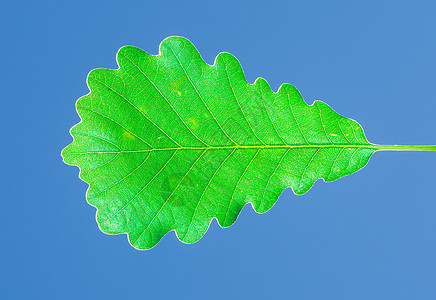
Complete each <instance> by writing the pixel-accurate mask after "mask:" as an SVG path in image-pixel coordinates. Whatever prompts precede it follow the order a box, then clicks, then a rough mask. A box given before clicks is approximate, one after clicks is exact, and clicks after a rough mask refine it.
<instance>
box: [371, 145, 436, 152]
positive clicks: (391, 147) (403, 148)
mask: <svg viewBox="0 0 436 300" xmlns="http://www.w3.org/2000/svg"><path fill="white" fill-rule="evenodd" d="M374 146H375V147H374V148H375V149H376V150H377V151H436V145H429V146H421V145H419V146H414V145H376V144H374Z"/></svg>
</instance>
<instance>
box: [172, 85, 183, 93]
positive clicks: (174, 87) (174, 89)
mask: <svg viewBox="0 0 436 300" xmlns="http://www.w3.org/2000/svg"><path fill="white" fill-rule="evenodd" d="M177 86H178V85H177V82H173V91H174V92H176V93H177V94H178V95H179V96H181V95H182V92H181V91H179V90H178V88H177Z"/></svg>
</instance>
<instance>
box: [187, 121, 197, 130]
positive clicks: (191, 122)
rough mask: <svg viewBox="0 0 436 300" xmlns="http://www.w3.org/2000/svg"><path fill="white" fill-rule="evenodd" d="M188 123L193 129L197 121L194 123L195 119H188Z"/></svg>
mask: <svg viewBox="0 0 436 300" xmlns="http://www.w3.org/2000/svg"><path fill="white" fill-rule="evenodd" d="M188 123H189V124H190V125H191V126H192V127H194V128H197V127H198V123H197V121H195V119H189V120H188Z"/></svg>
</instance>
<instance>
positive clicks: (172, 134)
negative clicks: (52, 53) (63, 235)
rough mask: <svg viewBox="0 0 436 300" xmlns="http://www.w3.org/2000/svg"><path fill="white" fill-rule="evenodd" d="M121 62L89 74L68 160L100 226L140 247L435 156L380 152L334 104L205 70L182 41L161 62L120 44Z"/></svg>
mask: <svg viewBox="0 0 436 300" xmlns="http://www.w3.org/2000/svg"><path fill="white" fill-rule="evenodd" d="M117 62H118V64H119V69H117V70H110V69H95V70H93V71H91V72H90V73H89V75H88V79H87V83H88V86H89V89H90V91H91V92H90V93H89V94H87V95H85V96H83V97H81V98H80V99H79V100H78V101H77V104H76V107H77V112H78V114H79V115H80V117H81V119H82V120H81V122H80V123H79V124H77V125H75V126H74V127H73V128H72V129H71V135H72V136H73V137H74V140H73V142H72V143H71V144H70V145H69V146H67V147H66V148H65V149H64V150H63V151H62V156H63V158H64V161H65V162H66V163H67V164H70V165H76V166H78V167H79V168H80V175H79V176H80V178H81V179H82V180H84V181H85V182H87V183H88V184H89V189H88V192H87V196H86V197H87V200H88V202H89V203H90V204H91V205H93V206H95V207H96V208H97V222H98V224H99V227H100V229H101V230H102V231H103V232H105V233H108V234H120V233H127V234H128V238H129V241H130V243H131V244H132V245H133V246H134V247H135V248H137V249H149V248H152V247H153V246H155V245H156V244H157V243H158V242H159V240H160V239H161V238H162V237H163V236H164V235H165V234H166V233H168V232H169V231H172V230H175V232H176V234H177V237H178V238H179V239H180V240H181V241H182V242H184V243H193V242H196V241H198V240H199V239H200V238H201V237H202V236H203V235H204V234H205V232H206V231H207V229H208V227H209V224H210V222H211V220H212V219H213V218H216V219H217V220H218V222H219V224H220V225H221V226H222V227H228V226H230V225H232V224H233V223H234V222H235V220H236V218H237V217H238V215H239V213H240V211H241V209H242V207H243V206H244V205H245V204H247V203H251V204H252V206H253V208H254V210H255V211H256V212H258V213H264V212H266V211H268V210H269V209H270V208H271V207H272V206H273V205H274V203H275V202H276V201H277V199H278V197H279V196H280V194H281V192H282V191H283V190H284V189H285V188H287V187H291V188H292V190H293V191H294V193H295V194H298V195H301V194H304V193H306V192H307V191H308V190H309V189H310V188H311V187H312V185H313V184H314V183H315V181H316V180H318V179H320V178H322V179H324V181H326V182H328V181H333V180H336V179H338V178H340V177H343V176H346V175H348V174H351V173H353V172H356V171H358V170H359V169H361V168H362V167H364V166H365V165H366V164H367V162H368V160H369V158H370V156H371V155H372V154H373V153H374V152H375V151H377V150H435V147H434V146H422V147H421V148H419V147H418V148H414V147H413V146H379V145H374V144H371V143H369V142H368V141H367V139H366V138H365V135H364V132H363V129H362V127H361V126H360V125H359V124H358V123H357V122H356V121H354V120H351V119H347V118H344V117H342V116H340V115H339V114H337V113H336V112H334V111H333V110H332V109H331V108H330V107H329V106H328V105H327V104H325V103H323V102H320V101H315V102H314V103H313V104H312V105H310V106H309V105H307V104H306V103H305V102H304V100H303V98H302V97H301V95H300V93H299V92H298V91H297V89H296V88H295V87H293V86H292V85H290V84H283V85H282V86H281V87H280V88H279V90H278V92H276V93H274V92H273V91H272V90H271V88H270V87H269V85H268V83H267V82H266V81H265V80H264V79H262V78H258V79H257V80H256V81H255V83H254V84H249V83H247V81H246V79H245V77H244V73H243V71H242V68H241V66H240V64H239V62H238V60H237V59H236V58H235V57H234V56H232V55H231V54H229V53H220V54H219V55H218V56H217V57H216V60H215V63H214V65H212V66H211V65H208V64H206V63H205V62H204V61H203V59H202V58H201V57H200V54H199V53H198V51H197V50H196V49H195V47H194V46H193V45H192V44H191V42H189V41H188V40H187V39H185V38H182V37H169V38H167V39H165V40H164V41H163V42H162V43H161V45H160V53H159V55H150V54H148V53H146V52H144V51H142V50H140V49H138V48H135V47H131V46H126V47H122V48H121V49H120V50H119V51H118V53H117ZM408 147H409V148H410V149H409V148H408Z"/></svg>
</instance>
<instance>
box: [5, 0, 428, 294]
mask: <svg viewBox="0 0 436 300" xmlns="http://www.w3.org/2000/svg"><path fill="white" fill-rule="evenodd" d="M435 10H436V3H435V2H434V1H415V2H414V3H413V4H412V3H411V2H409V1H267V2H265V1H262V2H255V1H250V2H248V1H239V2H237V3H236V1H219V2H218V1H198V2H195V1H153V2H147V1H69V2H62V3H60V2H59V1H37V2H35V1H13V2H12V1H10V2H8V3H6V4H3V7H2V10H1V11H0V24H1V26H0V34H1V44H2V46H1V48H0V54H1V57H2V65H3V67H2V69H3V72H2V73H1V74H2V75H1V81H0V85H1V89H0V99H1V100H0V123H1V128H2V130H1V133H2V135H1V136H2V139H1V142H0V146H1V147H0V149H1V154H2V158H3V159H2V168H3V171H2V172H1V175H0V179H1V181H0V182H1V209H0V225H1V228H2V230H1V233H0V238H1V244H0V270H1V271H0V277H1V278H0V298H2V299H103V298H105V299H121V298H124V299H130V298H139V297H142V298H144V297H147V298H149V299H223V298H226V299H264V298H267V297H269V298H270V299H436V285H435V282H436V218H435V215H436V191H435V189H434V179H435V171H434V170H435V167H436V153H393V152H383V153H376V154H375V155H374V156H373V157H372V158H371V160H370V162H369V165H368V166H367V167H366V168H365V169H363V170H361V171H359V172H358V173H356V174H353V175H351V176H348V177H345V178H342V179H340V180H338V181H335V182H332V183H329V184H325V183H323V182H322V181H318V182H317V183H316V184H315V186H314V187H313V188H312V190H311V191H310V192H309V193H307V194H305V195H304V196H298V197H297V196H295V195H294V194H293V193H292V191H290V190H286V191H284V192H283V194H282V196H281V197H280V198H279V200H278V202H277V204H276V205H275V206H274V207H273V208H272V209H271V210H270V211H269V212H268V213H266V214H263V215H258V214H256V213H254V212H253V211H252V209H251V206H246V207H245V208H244V209H243V211H242V214H241V215H240V217H239V219H238V221H237V222H236V223H235V224H234V225H233V226H231V227H230V228H227V229H221V228H219V226H218V225H217V224H216V222H214V223H213V224H212V226H211V228H210V229H209V231H208V233H207V234H206V235H205V237H204V238H203V239H201V240H200V241H199V242H198V243H196V244H193V245H185V244H182V243H181V242H179V241H178V240H177V239H176V237H175V235H174V233H170V234H168V235H167V236H165V237H164V239H163V240H162V241H161V242H160V243H159V244H158V246H156V247H155V248H153V249H152V250H150V251H145V252H140V251H137V250H135V249H133V248H132V247H131V246H130V245H129V244H128V242H127V240H126V237H125V235H120V236H108V235H105V234H103V233H101V232H100V231H99V229H98V227H97V224H96V222H95V217H94V215H95V209H94V208H93V207H91V206H89V205H88V204H87V203H86V200H85V192H86V189H87V185H86V184H85V183H84V182H82V181H80V180H79V179H78V177H77V175H78V169H77V168H74V167H70V166H67V165H64V164H63V163H62V160H61V157H60V151H61V150H62V148H63V147H65V146H66V145H67V144H69V143H70V142H71V140H72V138H71V137H70V135H69V133H68V130H69V128H70V127H71V126H72V125H74V124H75V123H77V122H78V121H79V118H78V116H77V114H76V111H75V108H74V103H75V101H76V100H77V98H79V97H80V96H82V95H84V94H86V93H87V92H88V89H87V86H86V83H85V80H86V76H87V74H88V72H89V71H90V70H91V69H94V68H97V67H105V68H116V62H115V54H116V52H117V50H118V49H119V48H120V47H121V46H123V45H135V46H137V47H140V48H142V49H144V50H145V51H147V52H149V53H152V54H157V51H158V45H159V43H160V42H161V41H162V40H163V39H164V38H165V37H167V36H170V35H181V36H184V37H187V38H188V39H190V40H191V41H192V42H193V43H194V44H195V45H196V47H197V48H198V50H199V51H200V53H201V55H202V56H203V58H204V59H205V61H206V62H208V63H213V61H214V57H215V56H216V55H217V54H218V53H219V52H221V51H228V52H231V53H232V54H234V55H235V56H236V57H237V58H238V59H239V60H240V62H241V64H242V67H243V69H244V72H245V75H246V77H247V80H248V81H249V82H254V80H255V79H256V78H257V77H259V76H261V77H263V78H265V79H266V80H268V82H269V83H270V84H271V87H272V88H273V89H274V90H277V88H278V87H279V86H280V84H281V83H283V82H289V83H291V84H293V85H294V86H296V87H297V88H298V89H299V90H300V92H301V93H302V95H303V97H304V98H305V100H306V102H308V103H309V104H311V103H312V102H313V101H314V100H322V101H325V102H326V103H328V104H329V105H330V106H332V107H333V108H334V109H335V110H336V111H337V112H338V113H340V114H342V115H343V116H346V117H350V118H353V119H355V120H357V121H358V122H359V123H360V124H361V125H362V126H363V128H364V129H365V132H366V135H367V137H368V139H369V140H370V141H371V142H373V143H381V144H436V136H435V132H436V118H435V113H434V112H435V109H436V96H435V93H434V87H435V70H436V58H435V53H436V34H435V29H436V18H434V11H435Z"/></svg>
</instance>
